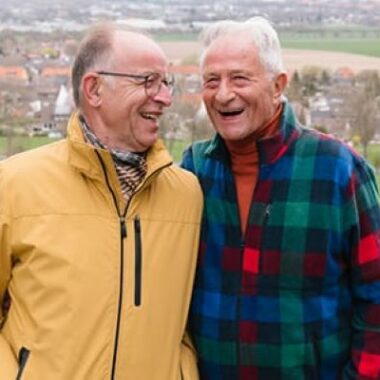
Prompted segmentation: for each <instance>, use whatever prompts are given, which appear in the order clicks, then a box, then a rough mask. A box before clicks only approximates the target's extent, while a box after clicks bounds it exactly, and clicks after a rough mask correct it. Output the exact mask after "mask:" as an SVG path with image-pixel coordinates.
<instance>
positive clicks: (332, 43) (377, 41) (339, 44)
mask: <svg viewBox="0 0 380 380" xmlns="http://www.w3.org/2000/svg"><path fill="white" fill-rule="evenodd" d="M281 43H282V46H283V47H284V48H285V49H300V50H324V51H334V52H342V53H352V54H361V55H368V56H371V57H380V38H338V37H335V38H334V37H332V36H330V37H325V38H322V37H313V36H309V37H307V38H305V37H291V36H288V37H286V36H285V37H284V38H281Z"/></svg>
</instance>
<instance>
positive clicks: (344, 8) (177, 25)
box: [0, 0, 380, 33]
mask: <svg viewBox="0 0 380 380" xmlns="http://www.w3.org/2000/svg"><path fill="white" fill-rule="evenodd" d="M1 8H2V9H1V14H0V29H3V30H4V29H11V30H18V31H41V32H46V33H49V32H52V31H56V30H66V31H81V30H83V29H84V28H85V27H87V26H88V25H89V24H91V23H93V22H94V21H97V20H100V19H102V20H119V21H124V22H129V23H131V24H133V25H136V26H139V27H147V28H150V29H154V30H161V31H166V32H169V31H182V32H192V31H199V29H200V28H202V27H203V26H204V24H205V23H208V22H211V21H215V20H220V19H225V18H232V19H243V18H247V17H252V16H257V15H265V16H267V17H269V18H270V19H271V20H272V21H273V22H274V23H275V24H276V25H277V26H278V27H280V28H289V27H292V28H295V27H298V28H299V27H308V28H310V27H320V26H334V25H335V26H343V25H361V26H365V27H374V28H378V27H379V25H380V2H379V0H318V1H315V0H292V1H288V0H256V1H255V0H218V1H212V2H206V1H203V0H193V1H191V2H189V1H184V0H150V1H146V2H141V1H139V0H128V1H124V0H100V1H90V0H76V1H74V0H65V1H63V0H62V1H48V0H24V1H22V3H21V4H20V1H19V0H2V6H1Z"/></svg>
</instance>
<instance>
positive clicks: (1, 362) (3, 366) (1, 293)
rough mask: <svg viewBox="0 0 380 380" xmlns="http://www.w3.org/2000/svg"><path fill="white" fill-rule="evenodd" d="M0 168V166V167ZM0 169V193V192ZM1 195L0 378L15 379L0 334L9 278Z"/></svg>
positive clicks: (10, 355)
mask: <svg viewBox="0 0 380 380" xmlns="http://www.w3.org/2000/svg"><path fill="white" fill-rule="evenodd" d="M0 169H1V168H0ZM1 182H2V181H1V171H0V194H1V187H2V183H1ZM2 201H4V199H3V197H1V196H0V380H8V379H15V378H16V374H17V368H18V366H17V361H16V357H15V355H14V354H13V351H12V349H11V347H10V346H9V343H8V342H7V341H6V339H5V338H4V335H3V334H2V325H3V322H4V317H5V315H4V314H5V310H4V297H5V294H6V289H7V286H8V283H9V279H10V272H11V259H10V248H9V223H8V221H7V217H6V216H5V211H4V203H2Z"/></svg>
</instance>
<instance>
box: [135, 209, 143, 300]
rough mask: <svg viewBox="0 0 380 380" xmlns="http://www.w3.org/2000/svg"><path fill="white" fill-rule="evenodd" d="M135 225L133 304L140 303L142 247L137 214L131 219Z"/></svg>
mask: <svg viewBox="0 0 380 380" xmlns="http://www.w3.org/2000/svg"><path fill="white" fill-rule="evenodd" d="M133 223H134V226H135V306H140V305H141V283H142V281H141V276H142V247H141V225H140V218H139V217H138V216H136V217H135V219H134V220H133Z"/></svg>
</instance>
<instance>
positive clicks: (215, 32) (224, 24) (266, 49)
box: [200, 17, 285, 75]
mask: <svg viewBox="0 0 380 380" xmlns="http://www.w3.org/2000/svg"><path fill="white" fill-rule="evenodd" d="M236 34H244V35H247V36H249V37H250V38H251V40H252V42H253V43H254V44H255V46H256V47H257V49H258V54H259V58H260V62H261V63H262V65H263V66H264V68H265V69H266V70H267V72H268V73H270V74H274V75H276V74H279V73H281V72H284V71H285V68H284V64H283V61H282V54H281V45H280V41H279V38H278V35H277V32H276V31H275V29H274V28H273V26H272V24H271V23H270V22H269V21H268V20H267V19H266V18H264V17H252V18H250V19H248V20H246V21H243V22H238V21H232V20H224V21H218V22H216V23H214V24H212V25H210V26H208V27H206V29H205V30H204V31H203V32H202V34H201V41H202V43H203V51H202V53H201V58H200V62H201V64H202V63H203V60H204V58H205V55H206V54H207V50H208V48H209V47H210V45H211V43H212V42H213V41H214V40H215V39H217V38H218V37H221V36H228V35H236Z"/></svg>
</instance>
